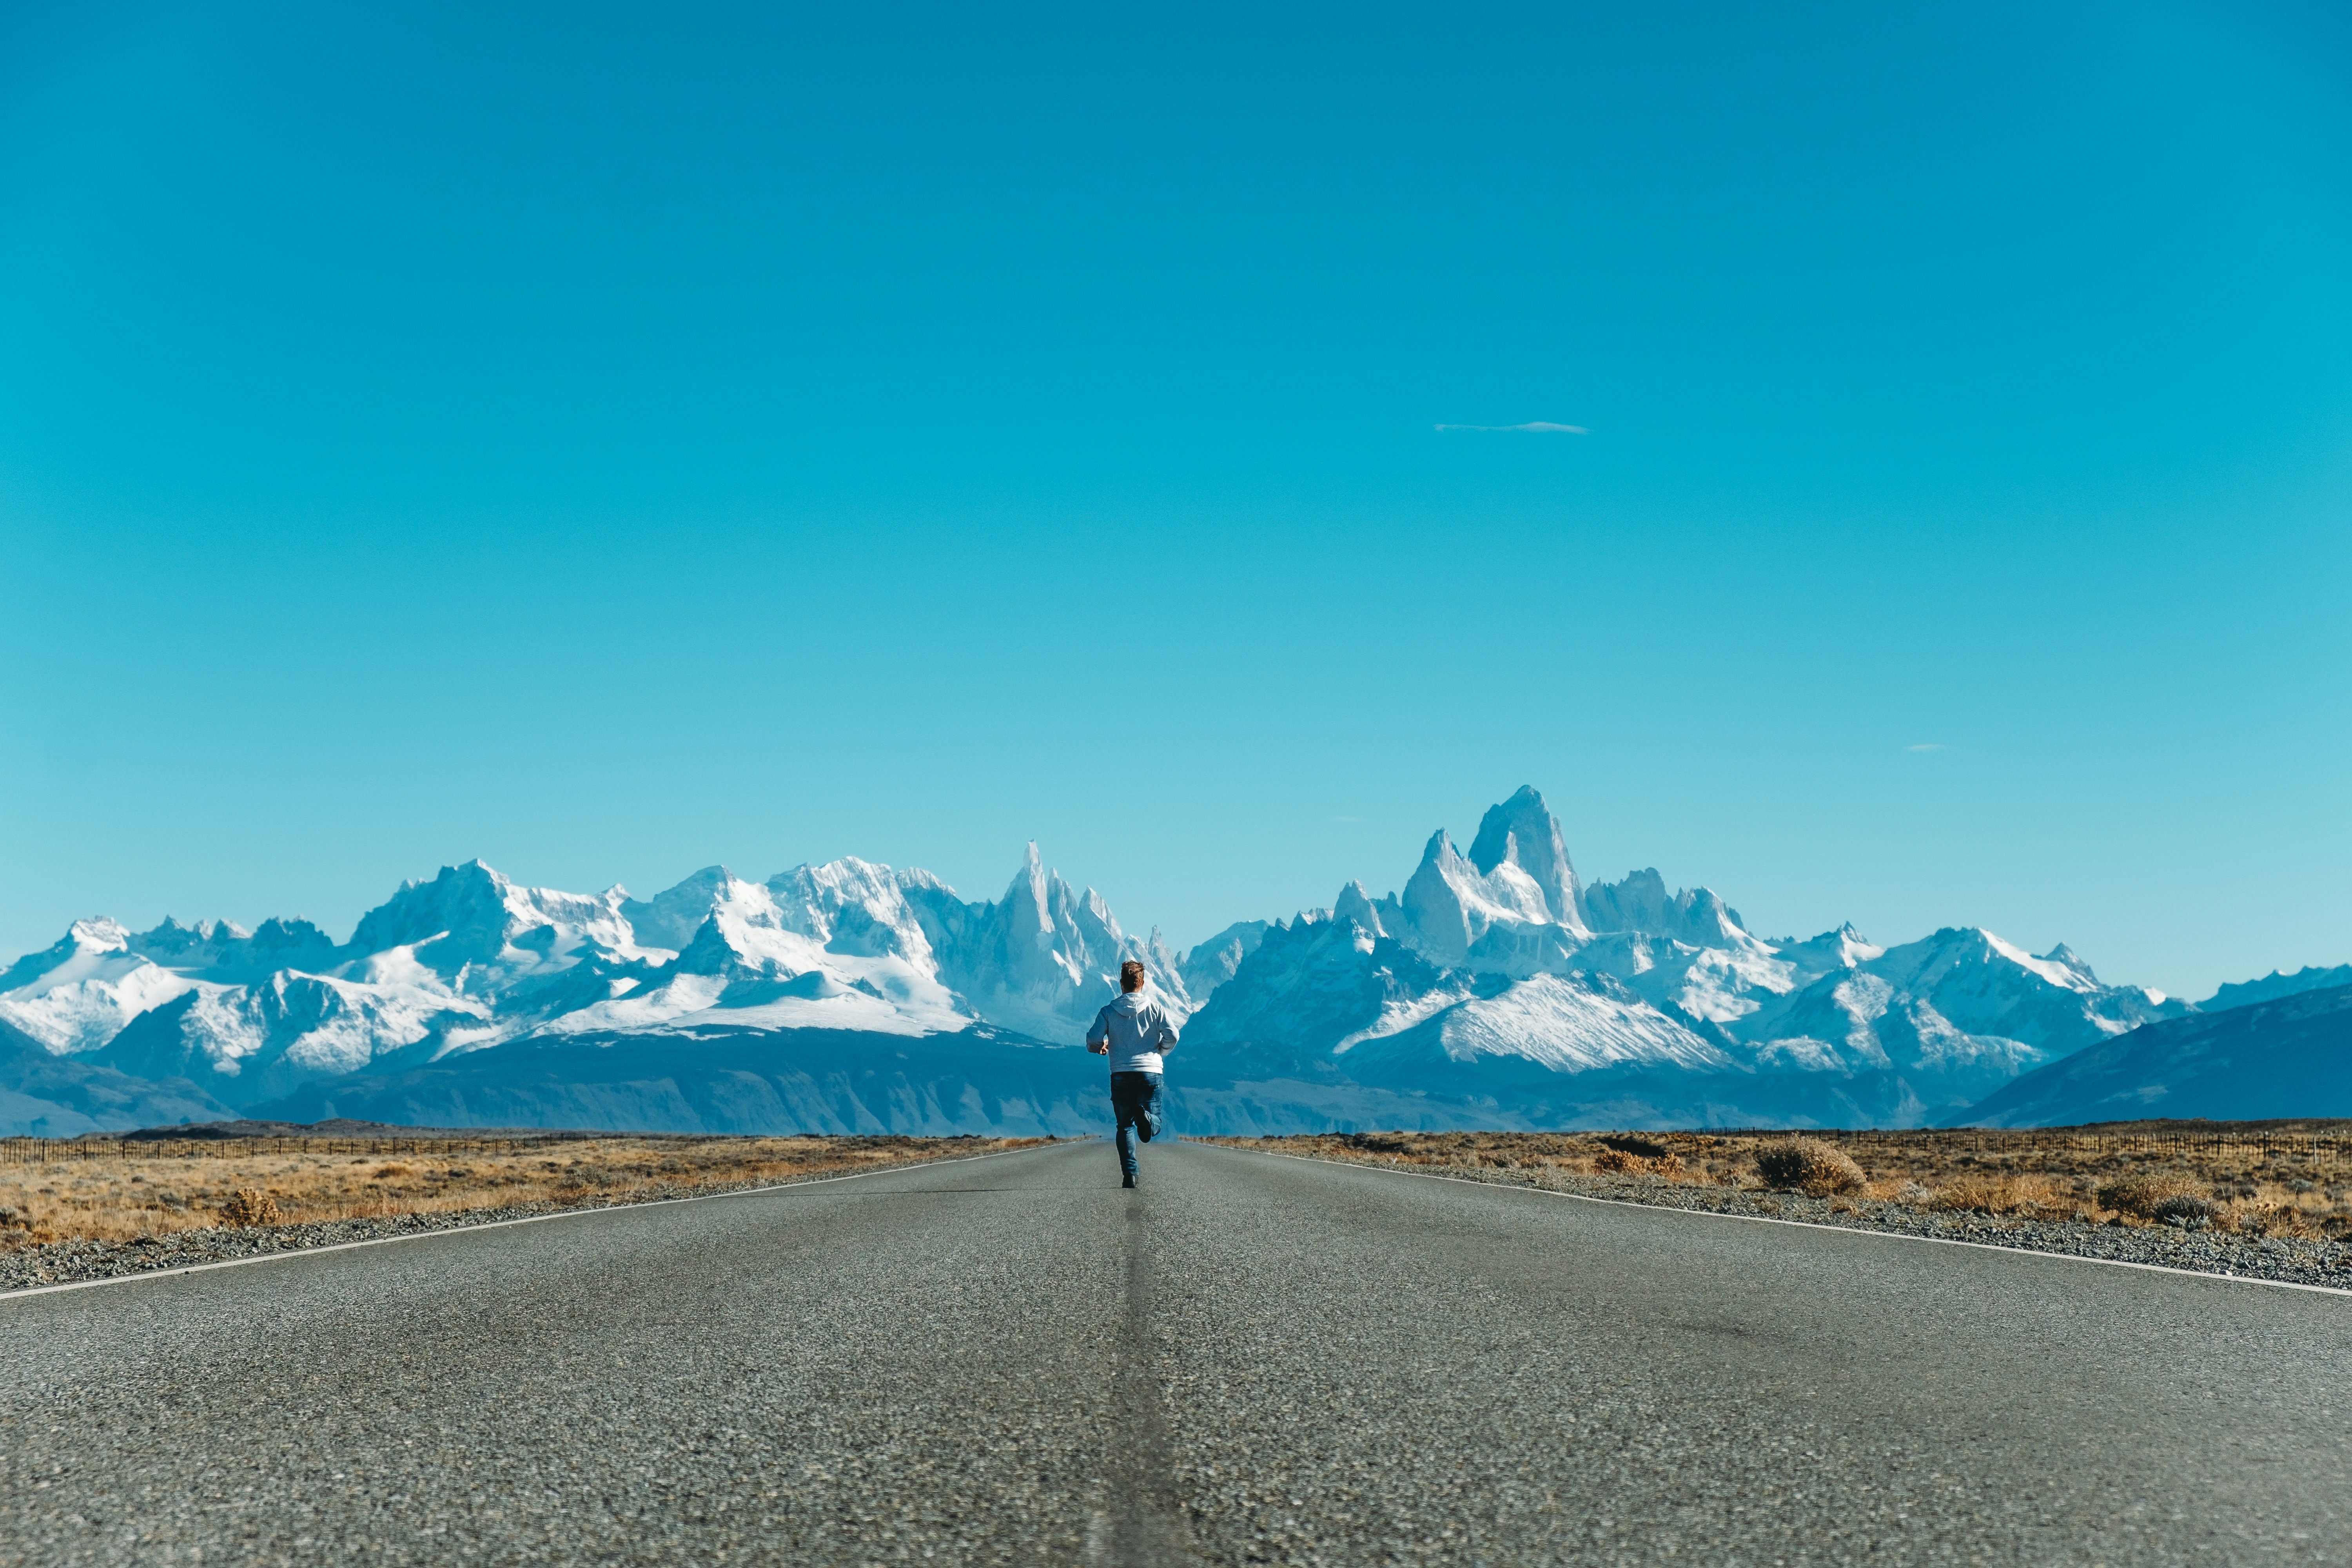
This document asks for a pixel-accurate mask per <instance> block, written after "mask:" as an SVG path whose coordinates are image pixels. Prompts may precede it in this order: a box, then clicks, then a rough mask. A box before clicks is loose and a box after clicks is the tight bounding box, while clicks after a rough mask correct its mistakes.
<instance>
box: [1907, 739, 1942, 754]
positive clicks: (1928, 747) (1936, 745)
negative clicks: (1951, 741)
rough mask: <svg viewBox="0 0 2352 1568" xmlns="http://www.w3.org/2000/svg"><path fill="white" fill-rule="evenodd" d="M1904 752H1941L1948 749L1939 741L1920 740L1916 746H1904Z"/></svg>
mask: <svg viewBox="0 0 2352 1568" xmlns="http://www.w3.org/2000/svg"><path fill="white" fill-rule="evenodd" d="M1903 749H1904V750H1905V751H1906V752H1943V751H1948V750H1950V748H1949V747H1948V746H1946V745H1945V744H1944V742H1941V741H1922V742H1919V743H1918V744H1917V745H1916V746H1906V747H1904V748H1903Z"/></svg>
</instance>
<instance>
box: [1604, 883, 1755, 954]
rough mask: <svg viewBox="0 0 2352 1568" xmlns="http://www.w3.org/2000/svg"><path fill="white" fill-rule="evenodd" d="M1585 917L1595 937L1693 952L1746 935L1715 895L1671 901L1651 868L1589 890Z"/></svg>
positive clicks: (1695, 892) (1702, 892)
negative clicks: (1616, 934) (1685, 946)
mask: <svg viewBox="0 0 2352 1568" xmlns="http://www.w3.org/2000/svg"><path fill="white" fill-rule="evenodd" d="M1584 912H1585V918H1586V920H1587V921H1590V922H1591V926H1592V929H1593V930H1594V931H1642V932H1645V933H1647V934H1648V935H1651V936H1663V937H1671V938H1674V939H1675V941H1678V942H1688V943H1689V944H1690V945H1692V946H1693V947H1712V946H1716V945H1717V944H1719V943H1720V942H1723V941H1724V939H1726V938H1727V937H1732V936H1745V935H1746V934H1747V923H1746V922H1745V921H1742V920H1741V919H1740V918H1739V911H1738V910H1735V909H1733V908H1732V907H1731V906H1730V905H1728V904H1727V903H1725V902H1724V901H1723V900H1721V899H1720V898H1718V897H1717V896H1716V893H1715V891H1714V889H1710V888H1691V889H1685V890H1684V891H1681V892H1677V893H1675V894H1673V895H1671V896H1669V895H1668V893H1667V892H1666V882H1665V879H1664V878H1663V877H1661V876H1659V875H1658V872H1657V868H1655V867H1651V868H1647V869H1644V870H1640V871H1629V872H1627V873H1626V874H1625V875H1624V877H1622V879H1619V880H1617V881H1614V882H1596V883H1594V884H1593V885H1592V886H1591V887H1590V888H1587V889H1585V890H1584Z"/></svg>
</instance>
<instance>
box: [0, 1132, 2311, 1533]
mask: <svg viewBox="0 0 2352 1568" xmlns="http://www.w3.org/2000/svg"><path fill="white" fill-rule="evenodd" d="M1146 1159H1147V1164H1146V1184H1145V1186H1144V1187H1143V1188H1142V1189H1141V1190H1139V1191H1138V1192H1133V1193H1125V1192H1121V1191H1119V1190H1118V1188H1117V1185H1116V1172H1115V1166H1114V1163H1113V1158H1112V1155H1111V1152H1110V1151H1109V1150H1108V1148H1106V1147H1105V1146H1103V1145H1102V1144H1100V1143H1080V1144H1062V1145H1057V1146H1049V1147H1045V1148H1039V1149H1034V1150H1027V1151H1020V1152H1008V1153H1003V1154H998V1155H994V1156H991V1157H984V1158H979V1159H972V1160H968V1161H963V1162H960V1163H933V1164H928V1165H923V1166H918V1167H911V1168H907V1169H900V1170H893V1171H887V1172H883V1173H876V1174H873V1175H868V1176H862V1177H856V1178H854V1179H848V1180H843V1181H836V1182H832V1183H825V1184H803V1185H799V1186H793V1187H788V1188H783V1189H781V1190H777V1191H773V1192H768V1193H758V1194H741V1195H737V1196H726V1197H714V1198H710V1199H708V1200H705V1201H700V1202H693V1203H686V1204H678V1205H668V1206H664V1207H637V1208H615V1209H606V1210H600V1211H596V1212H593V1213H585V1214H581V1215H572V1216H568V1217H563V1218H558V1219H551V1220H546V1221H542V1222H537V1223H531V1224H526V1225H520V1226H508V1227H504V1228H499V1229H480V1230H472V1231H457V1232H449V1233H444V1234H440V1235H436V1236H431V1237H420V1238H418V1239H415V1240H405V1241H398V1242H393V1243H389V1244H385V1245H381V1246H374V1247H362V1248H356V1249H352V1250H346V1251H339V1252H332V1253H311V1254H298V1255H290V1256H288V1257H285V1258H279V1259H276V1260H273V1261H270V1262H268V1263H264V1264H257V1265H254V1266H250V1267H237V1268H223V1269H216V1270H212V1271H206V1272H194V1273H186V1274H176V1275H170V1276H164V1277H151V1278H147V1279H140V1280H136V1281H132V1282H128V1283H121V1284H110V1285H104V1286H98V1287H93V1288H87V1289H68V1290H61V1291H57V1292H52V1293H47V1294H40V1295H30V1296H17V1297H14V1298H7V1299H0V1434H5V1436H0V1488H5V1490H0V1499H5V1500H0V1563H112V1562H125V1563H128V1562H154V1561H162V1560H166V1559H172V1560H193V1559H194V1557H195V1556H196V1555H197V1554H198V1553H199V1552H201V1556H202V1558H203V1560H205V1561H207V1562H215V1563H217V1562H223V1561H228V1562H329V1561H333V1562H344V1561H359V1562H370V1563H426V1562H431V1563H446V1562H467V1563H473V1562H479V1563H523V1562H545V1561H561V1562H612V1563H622V1562H631V1563H637V1562H653V1563H672V1562H675V1563H688V1562H695V1563H711V1562H720V1561H727V1562H742V1561H750V1562H785V1561H790V1562H796V1563H869V1562H896V1561H906V1562H947V1563H964V1562H969V1563H1028V1562H1040V1561H1043V1562H1068V1563H1181V1562H1201V1563H1383V1562H1386V1563H1465V1564H1468V1563H1491V1564H1502V1563H1616V1562H1681V1561H1703V1562H1708V1563H1757V1564H1769V1563H1781V1564H1790V1563H1846V1562H1854V1563H1859V1562H1872V1563H1885V1562H1895V1563H1944V1562H1988V1561H1989V1562H2032V1563H2041V1562H2084V1563H2192V1562H2196V1563H2203V1562H2213V1561H2218V1560H2231V1561H2237V1560H2243V1559H2248V1558H2263V1559H2265V1560H2276V1561H2283V1562H2342V1561H2345V1560H2346V1558H2347V1555H2352V1511H2348V1510H2352V1505H2348V1504H2347V1501H2346V1499H2347V1496H2352V1489H2347V1481H2352V1299H2347V1298H2346V1297H2344V1296H2341V1295H2338V1294H2332V1293H2328V1292H2324V1291H2313V1290H2294V1289H2278V1288H2273V1287H2267V1286H2262V1285H2255V1284H2250V1283H2247V1282H2244V1281H2241V1280H2230V1279H2210V1278H2199V1277H2191V1276H2183V1275H2177V1274H2168V1273H2159V1272H2154V1271H2148V1270H2141V1269H2128V1268H2112V1267H2105V1266H2101V1265H2097V1264H2094V1263H2087V1262H2082V1261H2077V1260H2074V1259H2066V1258H2045V1257H2038V1256H2033V1255H2026V1254H2015V1253H2000V1252H1995V1251H1988V1250H1983V1249H1979V1248H1970V1247H1947V1246H1940V1245H1937V1244H1934V1243H1929V1242H1920V1241H1913V1240H1906V1239H1903V1238H1899V1237H1887V1236H1879V1235H1873V1234H1869V1233H1864V1232H1839V1231H1825V1230H1813V1229H1804V1228H1799V1227H1791V1226H1773V1225H1763V1224H1758V1223H1755V1222H1753V1221H1744V1220H1738V1219H1731V1218H1725V1217H1722V1216H1718V1215H1708V1214H1698V1213H1685V1212H1677V1211H1672V1210H1664V1209H1652V1208H1640V1207H1628V1206H1620V1205H1602V1204H1592V1203H1585V1202H1580V1201H1577V1200H1575V1199H1573V1198H1569V1197H1564V1196H1560V1195H1558V1194H1549V1193H1545V1192H1541V1191H1537V1190H1531V1189H1522V1188H1511V1187H1503V1186H1495V1185H1487V1184H1469V1183H1461V1182H1446V1181H1432V1180H1427V1179H1423V1178H1420V1177H1416V1176H1412V1175H1408V1174H1402V1173H1395V1172H1391V1171H1387V1170H1381V1169H1373V1168H1364V1167H1358V1166H1348V1165H1340V1164H1334V1163H1326V1162H1310V1161H1303V1160H1293V1159H1283V1158H1279V1157H1276V1156H1273V1155H1268V1154H1262V1153H1257V1152H1244V1151H1238V1150H1228V1149H1222V1148H1215V1147H1208V1146H1202V1145H1196V1144H1180V1145H1177V1146H1174V1147H1172V1148H1171V1147H1165V1146H1157V1147H1154V1148H1153V1149H1151V1150H1150V1151H1148V1152H1147V1156H1146Z"/></svg>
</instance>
